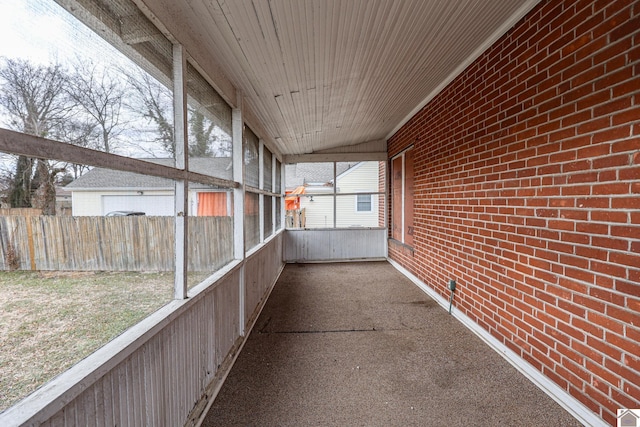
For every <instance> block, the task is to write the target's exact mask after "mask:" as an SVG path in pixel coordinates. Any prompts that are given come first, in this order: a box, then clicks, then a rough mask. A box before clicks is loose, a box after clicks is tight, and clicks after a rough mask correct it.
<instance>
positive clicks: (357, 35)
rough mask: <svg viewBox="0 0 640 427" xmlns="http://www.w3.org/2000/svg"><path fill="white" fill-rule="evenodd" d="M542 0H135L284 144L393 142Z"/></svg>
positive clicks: (299, 148)
mask: <svg viewBox="0 0 640 427" xmlns="http://www.w3.org/2000/svg"><path fill="white" fill-rule="evenodd" d="M537 1H538V0H509V1H496V0H396V1H392V0H232V1H230V0H226V1H225V0H190V1H178V2H176V1H175V0H138V3H142V4H143V5H144V6H145V7H148V9H149V10H150V11H151V12H152V13H153V14H154V15H156V16H157V17H158V18H159V19H160V20H161V21H162V22H163V25H165V26H166V28H167V29H168V30H169V31H171V32H172V33H173V34H174V35H175V36H176V38H177V39H178V41H179V42H181V43H182V44H183V45H184V46H185V48H186V49H187V51H188V52H190V53H191V54H192V55H193V56H194V58H195V59H196V61H198V62H199V63H200V65H201V66H202V68H203V69H204V70H205V71H206V72H208V74H210V75H212V79H213V80H214V81H215V74H216V73H220V74H222V75H224V76H225V78H226V79H228V80H229V81H230V82H231V83H232V84H233V86H235V87H236V89H237V90H238V91H239V92H241V93H242V96H243V102H244V105H245V107H246V108H247V109H248V110H250V111H251V114H252V115H253V116H254V117H255V118H256V119H257V120H256V121H257V122H260V123H261V126H262V127H263V128H262V129H263V133H266V135H261V136H262V137H263V138H265V139H266V140H268V141H270V142H271V144H273V145H275V146H276V149H277V150H278V151H280V152H281V153H282V154H304V153H314V152H319V151H323V150H330V149H336V148H337V147H345V146H352V145H355V144H360V143H365V142H371V141H381V144H382V147H384V140H385V139H386V138H388V137H389V136H390V134H391V133H392V132H393V131H395V130H396V129H397V128H398V127H399V126H400V125H401V124H402V123H403V122H404V121H406V120H407V119H408V117H409V116H410V115H411V114H413V113H415V112H416V111H417V110H418V109H419V108H420V107H421V106H422V105H424V103H425V102H426V101H427V100H428V99H429V98H430V97H432V96H433V95H434V94H435V93H436V92H437V91H439V90H440V89H441V88H442V86H443V85H444V84H446V83H447V82H448V81H449V80H450V79H451V78H452V77H453V76H454V75H455V74H457V73H459V72H460V71H461V70H462V69H463V68H464V67H465V66H466V65H468V63H469V62H470V61H471V60H472V59H474V58H475V57H477V55H479V53H481V52H482V51H483V50H484V49H486V48H487V47H488V46H489V45H490V43H492V42H493V41H494V40H495V39H496V38H497V37H499V36H500V35H501V34H503V33H504V32H505V31H507V30H508V29H509V28H510V27H511V26H512V25H513V24H514V23H515V22H516V21H517V20H518V19H520V18H521V17H522V16H523V15H524V14H525V13H526V12H527V11H529V10H530V9H531V8H532V7H533V6H534V5H535V4H536V3H537ZM211 64H215V67H210V68H211V69H210V70H208V69H207V68H208V65H211ZM214 68H215V70H214ZM223 95H224V94H223ZM226 95H227V96H229V94H226ZM258 133H260V132H258ZM369 146H371V147H380V146H381V145H380V144H375V143H374V144H369ZM343 149H344V148H343Z"/></svg>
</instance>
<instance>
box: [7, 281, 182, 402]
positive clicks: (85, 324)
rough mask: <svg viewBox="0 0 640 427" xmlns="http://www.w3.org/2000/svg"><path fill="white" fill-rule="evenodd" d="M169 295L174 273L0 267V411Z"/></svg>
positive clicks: (140, 317)
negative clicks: (51, 270)
mask: <svg viewBox="0 0 640 427" xmlns="http://www.w3.org/2000/svg"><path fill="white" fill-rule="evenodd" d="M172 297H173V273H111V272H97V273H93V272H0V411H3V410H5V409H7V408H8V407H9V406H11V405H13V404H15V403H16V402H17V401H18V400H20V399H22V398H23V397H25V396H26V395H28V394H29V393H31V392H33V391H34V390H36V389H37V388H38V387H39V386H41V385H42V384H44V383H45V382H47V381H49V380H50V379H51V378H53V377H55V376H56V375H58V374H60V373H61V372H63V371H64V370H66V369H68V368H69V367H71V366H72V365H74V364H75V363H77V362H78V361H80V360H81V359H83V358H84V357H86V356H87V355H89V354H91V353H92V352H94V351H95V350H96V349H98V348H99V347H101V346H102V345H104V344H105V343H107V342H109V341H110V340H112V339H113V338H114V337H116V336H118V335H119V334H120V333H122V332H123V331H124V330H126V329H127V328H128V327H130V326H131V325H133V324H135V323H137V322H139V321H140V320H142V319H143V318H145V317H146V316H148V315H149V314H150V313H152V312H154V311H156V310H157V309H158V308H160V307H162V306H163V305H165V304H166V303H167V302H169V301H170V300H171V299H172Z"/></svg>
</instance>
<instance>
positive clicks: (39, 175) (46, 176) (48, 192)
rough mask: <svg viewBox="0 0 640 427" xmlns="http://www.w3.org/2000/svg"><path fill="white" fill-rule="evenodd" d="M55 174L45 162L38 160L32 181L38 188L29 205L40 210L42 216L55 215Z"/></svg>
mask: <svg viewBox="0 0 640 427" xmlns="http://www.w3.org/2000/svg"><path fill="white" fill-rule="evenodd" d="M54 178H55V174H53V173H52V172H51V171H50V169H49V165H48V162H47V161H46V160H38V162H37V165H36V173H35V176H34V181H36V182H37V184H38V187H37V188H36V190H35V192H34V193H33V197H32V199H31V204H32V206H33V207H34V208H39V209H42V214H43V215H55V214H56V187H55V185H54Z"/></svg>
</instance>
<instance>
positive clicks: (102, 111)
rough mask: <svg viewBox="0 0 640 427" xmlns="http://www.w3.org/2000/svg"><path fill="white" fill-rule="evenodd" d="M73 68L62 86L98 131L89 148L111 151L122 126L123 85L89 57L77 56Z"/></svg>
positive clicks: (114, 75)
mask: <svg viewBox="0 0 640 427" xmlns="http://www.w3.org/2000/svg"><path fill="white" fill-rule="evenodd" d="M73 67H74V71H73V74H72V75H71V76H70V78H69V79H68V82H67V85H66V86H65V89H66V93H67V95H68V96H69V98H70V99H71V100H72V101H73V102H74V103H75V105H76V108H79V109H80V110H82V111H83V112H84V113H86V114H88V115H89V116H90V118H91V119H92V120H91V122H93V123H94V124H95V126H96V127H97V128H98V130H99V140H100V142H99V143H98V144H95V146H93V147H90V148H94V149H97V150H101V151H105V152H107V153H110V152H113V149H114V145H115V144H116V141H117V138H118V136H119V135H120V134H121V133H122V132H123V131H124V129H125V126H126V123H125V122H124V120H123V119H122V114H121V113H122V106H123V102H124V98H125V84H124V83H123V80H122V79H121V78H120V76H118V75H116V74H115V73H114V72H113V71H110V70H109V69H108V68H102V67H99V66H98V65H97V64H95V63H94V62H93V61H90V60H83V59H80V58H78V59H77V61H76V62H75V63H74V65H73ZM85 137H86V136H85Z"/></svg>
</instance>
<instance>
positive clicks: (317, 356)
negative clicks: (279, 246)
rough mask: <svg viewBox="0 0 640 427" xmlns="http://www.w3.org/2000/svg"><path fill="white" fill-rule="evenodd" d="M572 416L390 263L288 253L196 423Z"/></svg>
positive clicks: (505, 420) (439, 422) (428, 422)
mask: <svg viewBox="0 0 640 427" xmlns="http://www.w3.org/2000/svg"><path fill="white" fill-rule="evenodd" d="M470 425H472V426H502V425H518V426H545V427H546V426H579V425H580V423H578V422H577V421H576V420H575V419H574V418H572V417H571V416H570V415H569V414H568V413H567V412H566V411H565V410H564V409H562V408H561V407H560V406H559V405H558V404H557V403H555V402H554V401H553V400H552V399H551V398H549V397H548V396H547V395H545V394H544V393H543V392H542V391H540V390H539V389H538V388H537V387H536V386H535V385H533V384H532V383H531V382H529V381H528V380H527V379H526V378H525V377H524V376H522V375H521V374H520V373H519V372H518V371H516V370H515V369H514V368H513V367H512V366H511V365H510V364H509V363H507V362H506V361H505V360H504V359H502V358H501V357H500V356H499V355H498V354H497V353H495V352H494V351H493V350H491V349H490V348H489V347H488V346H487V345H486V344H484V343H483V341H481V340H480V339H479V338H478V337H476V336H475V335H474V334H473V333H472V332H470V331H469V330H468V329H466V328H465V327H464V326H463V325H462V324H461V323H460V322H458V321H457V320H455V319H454V318H453V317H452V316H450V315H449V314H448V312H447V311H446V310H444V309H443V308H442V307H440V306H438V305H437V303H436V302H435V301H433V300H432V299H430V298H429V297H428V296H426V295H425V294H424V293H423V292H422V291H420V290H419V289H418V288H417V287H416V286H415V285H414V284H413V283H412V282H411V281H409V280H408V279H407V278H405V277H404V276H403V275H401V274H400V273H399V272H397V271H396V270H395V269H394V268H393V267H392V266H391V265H390V264H388V263H386V262H372V263H339V264H290V265H287V266H286V268H285V269H284V272H283V274H282V276H281V277H280V279H279V280H278V283H277V284H276V286H275V288H274V290H273V293H272V295H271V297H270V298H269V300H268V302H267V304H266V306H265V308H264V310H263V312H262V314H261V316H260V318H259V319H258V322H257V324H256V326H255V328H254V330H253V332H252V333H251V335H250V336H249V339H248V341H247V343H246V345H245V347H244V349H243V351H242V353H241V354H240V356H239V357H238V360H237V362H236V364H235V366H234V367H233V369H232V371H231V373H230V374H229V377H228V378H227V380H226V382H225V384H224V386H223V387H222V390H221V391H220V394H219V395H218V397H217V399H216V401H215V402H214V404H213V406H212V407H211V409H210V411H209V413H208V414H207V417H206V419H205V421H204V424H203V426H207V427H209V426H447V427H449V426H470Z"/></svg>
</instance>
